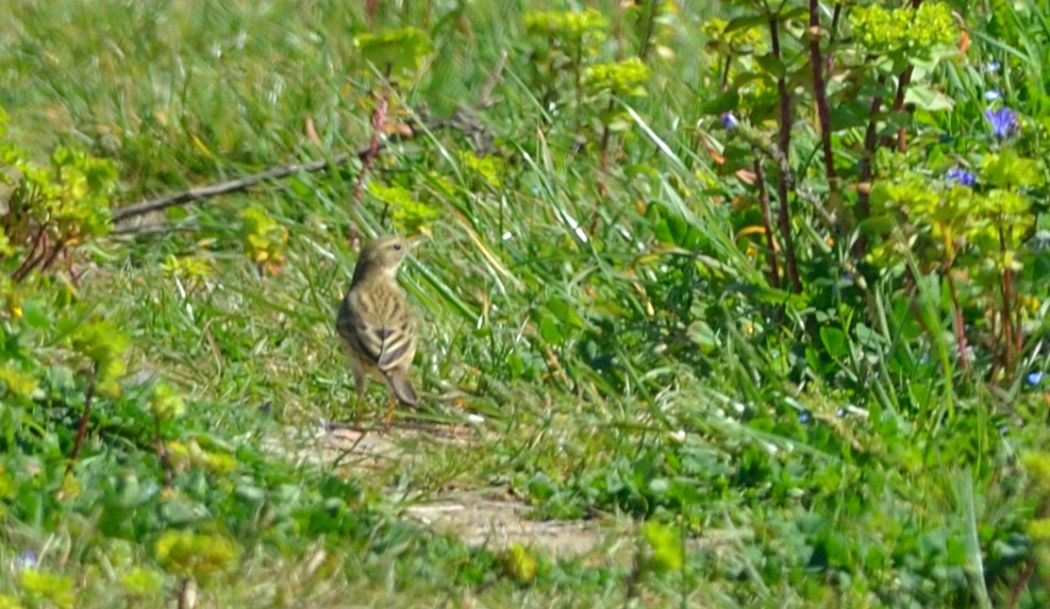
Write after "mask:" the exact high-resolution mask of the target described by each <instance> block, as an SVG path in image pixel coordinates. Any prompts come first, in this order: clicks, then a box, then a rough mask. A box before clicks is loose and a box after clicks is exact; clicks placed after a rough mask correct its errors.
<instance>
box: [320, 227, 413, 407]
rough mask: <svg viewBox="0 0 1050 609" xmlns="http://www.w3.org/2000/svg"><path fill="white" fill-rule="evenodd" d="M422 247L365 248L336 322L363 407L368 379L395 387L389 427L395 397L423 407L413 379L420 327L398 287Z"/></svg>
mask: <svg viewBox="0 0 1050 609" xmlns="http://www.w3.org/2000/svg"><path fill="white" fill-rule="evenodd" d="M420 241H421V238H420V237H417V238H414V239H403V238H401V237H397V236H390V237H380V238H378V239H376V240H374V241H372V242H370V243H368V244H367V245H365V247H364V248H363V249H362V250H361V256H360V257H359V258H358V260H357V266H356V267H355V268H354V278H353V280H352V281H351V282H350V289H349V290H348V291H347V293H346V296H344V297H343V304H342V306H340V307H339V315H338V317H337V318H336V329H337V330H338V331H339V336H340V337H342V339H343V343H345V345H346V351H347V353H348V354H349V356H350V370H351V371H352V372H353V374H354V383H355V385H356V388H357V399H358V401H360V400H361V399H362V398H363V397H364V392H365V384H366V383H367V382H368V381H367V377H370V376H371V377H373V378H375V379H376V380H380V381H385V382H386V383H387V384H388V385H389V386H390V390H391V391H392V393H393V395H392V396H391V399H390V406H389V411H388V413H387V417H386V421H387V424H389V423H390V419H391V418H392V417H393V414H394V397H396V398H397V400H398V401H400V402H401V403H402V404H404V405H406V406H414V405H416V404H417V403H418V402H419V396H418V395H417V394H416V391H415V389H413V388H412V383H411V382H410V381H409V379H408V368H409V366H411V365H412V358H413V357H415V354H416V322H415V319H414V318H413V316H412V312H411V311H410V310H409V308H408V303H406V302H405V296H404V293H402V291H401V287H400V286H399V285H398V284H397V270H398V268H400V266H401V263H402V262H403V261H404V259H405V256H407V255H408V253H409V251H410V250H411V249H412V248H413V247H415V246H416V245H418V244H419V242H420Z"/></svg>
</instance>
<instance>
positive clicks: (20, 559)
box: [11, 550, 37, 571]
mask: <svg viewBox="0 0 1050 609" xmlns="http://www.w3.org/2000/svg"><path fill="white" fill-rule="evenodd" d="M36 563H37V558H36V554H34V553H33V552H31V551H29V550H23V551H21V552H19V553H18V556H15V559H14V560H13V561H11V567H12V568H13V569H14V570H15V571H22V570H23V569H32V568H33V567H35V566H36Z"/></svg>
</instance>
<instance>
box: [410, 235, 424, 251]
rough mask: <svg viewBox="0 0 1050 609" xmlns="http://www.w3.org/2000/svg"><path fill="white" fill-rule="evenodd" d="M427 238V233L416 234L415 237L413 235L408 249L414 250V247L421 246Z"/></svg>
mask: <svg viewBox="0 0 1050 609" xmlns="http://www.w3.org/2000/svg"><path fill="white" fill-rule="evenodd" d="M426 240H427V236H426V235H416V236H415V237H412V238H411V239H409V240H408V249H410V250H414V249H416V247H418V246H419V244H421V243H423V242H424V241H426Z"/></svg>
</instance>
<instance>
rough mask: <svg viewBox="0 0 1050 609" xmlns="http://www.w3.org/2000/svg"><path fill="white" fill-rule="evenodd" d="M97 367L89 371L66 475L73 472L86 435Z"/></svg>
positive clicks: (93, 396)
mask: <svg viewBox="0 0 1050 609" xmlns="http://www.w3.org/2000/svg"><path fill="white" fill-rule="evenodd" d="M97 377H98V367H97V366H95V367H92V369H91V384H90V385H88V389H87V395H85V396H84V413H83V414H81V415H80V422H79V423H77V437H76V440H74V441H73V451H72V452H71V453H70V454H69V463H68V464H67V465H66V475H67V476H68V475H69V474H70V472H72V471H73V466H74V465H75V464H76V462H77V457H78V456H79V455H80V447H81V446H82V445H83V444H84V436H86V435H87V426H88V419H89V418H90V417H91V402H92V401H94V398H95V383H96V382H97V380H98V378H97Z"/></svg>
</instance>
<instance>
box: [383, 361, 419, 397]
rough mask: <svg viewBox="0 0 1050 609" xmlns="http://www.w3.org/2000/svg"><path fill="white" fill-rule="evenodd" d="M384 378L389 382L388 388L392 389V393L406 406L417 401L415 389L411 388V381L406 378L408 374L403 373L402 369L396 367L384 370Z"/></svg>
mask: <svg viewBox="0 0 1050 609" xmlns="http://www.w3.org/2000/svg"><path fill="white" fill-rule="evenodd" d="M385 374H386V380H387V382H388V383H390V389H392V390H393V392H394V395H396V396H397V399H398V400H399V401H400V402H401V403H402V404H404V405H406V406H415V405H416V404H418V403H419V395H417V394H416V390H415V389H413V388H412V383H411V382H410V381H409V380H408V375H407V374H405V371H404V370H399V369H397V368H395V369H393V370H387V371H386V373H385Z"/></svg>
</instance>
